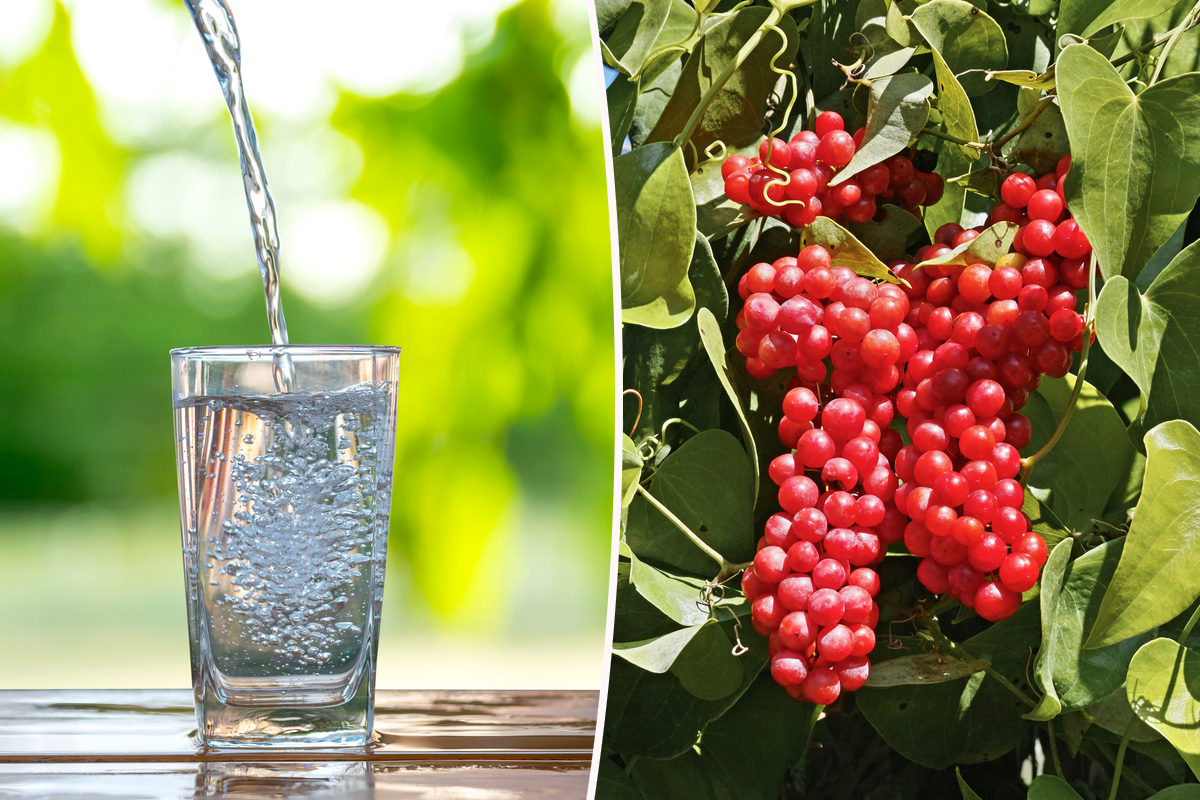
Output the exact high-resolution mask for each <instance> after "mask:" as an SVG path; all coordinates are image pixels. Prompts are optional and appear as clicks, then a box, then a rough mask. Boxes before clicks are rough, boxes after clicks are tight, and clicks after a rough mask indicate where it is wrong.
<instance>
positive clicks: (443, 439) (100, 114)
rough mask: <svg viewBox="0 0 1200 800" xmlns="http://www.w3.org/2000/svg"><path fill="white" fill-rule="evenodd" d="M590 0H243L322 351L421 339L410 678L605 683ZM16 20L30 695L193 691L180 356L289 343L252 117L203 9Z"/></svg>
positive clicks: (603, 323)
mask: <svg viewBox="0 0 1200 800" xmlns="http://www.w3.org/2000/svg"><path fill="white" fill-rule="evenodd" d="M584 3H585V0H522V2H518V3H516V4H513V0H469V1H468V2H459V1H458V0H442V2H440V3H422V4H407V3H394V2H391V0H355V1H354V2H346V3H339V4H337V6H336V13H335V14H333V15H332V16H328V17H326V18H322V17H321V16H320V13H319V11H320V5H319V4H318V3H316V2H303V1H302V0H272V1H271V2H268V1H267V0H252V1H250V0H245V1H243V2H238V0H231V3H230V5H231V7H232V9H233V11H234V14H235V16H236V17H237V22H238V26H239V29H240V35H241V40H242V51H243V72H244V75H245V81H246V91H247V96H248V97H249V100H250V105H251V109H252V111H253V113H254V115H255V121H256V123H257V125H258V129H259V141H260V144H261V147H262V153H263V160H264V163H265V165H266V168H267V173H268V175H269V177H270V180H271V185H272V189H273V191H274V193H275V197H276V203H277V206H278V210H279V218H280V229H281V240H282V243H283V250H282V262H281V263H282V273H283V298H284V308H285V311H286V313H287V321H288V328H289V332H290V334H291V339H292V341H293V342H297V343H303V342H338V343H359V342H370V343H386V344H397V345H400V346H402V347H403V348H404V355H403V356H402V358H401V365H402V368H401V373H400V381H401V388H400V402H399V414H398V441H397V455H396V474H395V500H394V504H393V514H392V533H391V545H390V549H389V569H388V585H387V589H386V601H385V605H384V615H383V638H382V645H381V648H382V652H381V658H380V666H379V670H380V678H379V681H380V685H381V686H384V687H395V688H402V687H405V686H419V687H424V686H428V687H436V686H448V687H450V686H456V687H473V686H478V687H489V686H495V687H505V686H506V687H522V686H528V687H552V686H558V687H597V688H598V687H599V684H600V675H601V665H602V663H603V659H604V649H605V648H604V642H603V641H602V640H603V634H604V618H605V603H606V597H607V578H608V565H609V552H610V550H609V548H610V531H611V520H612V496H613V491H612V488H613V474H614V473H613V469H614V468H613V452H614V446H613V430H614V422H613V400H612V398H613V395H614V385H615V384H614V378H613V362H614V357H613V339H614V336H613V328H614V326H613V293H612V285H613V284H612V272H611V261H610V246H609V225H608V202H607V194H606V190H605V182H604V181H605V177H604V156H603V149H602V148H603V144H602V138H601V132H600V121H599V113H600V112H599V102H600V101H599V88H600V77H599V73H598V66H597V64H596V63H595V61H594V60H593V53H592V48H591V37H590V35H589V30H588V23H587V13H588V12H587V10H586V9H587V7H586V6H585V4H584ZM3 8H4V11H5V15H6V19H5V24H4V25H3V26H0V687H2V688H35V687H67V686H78V687H93V686H98V687H103V686H112V687H124V686H146V687H158V686H184V685H187V684H188V683H189V675H188V654H187V633H186V623H185V612H184V597H183V580H182V577H183V576H182V564H181V558H180V552H179V550H180V544H179V524H178V514H177V511H176V505H175V503H176V501H175V468H174V453H173V449H172V448H173V436H172V432H171V410H170V390H169V372H168V359H167V350H168V349H170V348H173V347H182V346H189V345H217V344H252V343H264V342H267V341H268V340H269V335H268V332H267V326H266V315H265V311H264V306H263V296H262V287H261V282H260V280H259V277H258V273H257V267H256V264H255V260H254V254H253V247H252V244H251V237H250V231H249V227H248V224H247V219H248V218H247V212H246V208H245V202H244V198H243V196H242V185H241V180H240V173H239V170H238V162H237V154H236V150H235V148H234V143H233V136H232V133H231V129H230V124H229V119H228V116H227V114H226V112H225V110H224V106H223V105H222V102H221V98H220V94H219V89H218V86H217V83H216V80H215V79H214V76H213V74H212V71H211V68H210V67H209V65H208V62H207V59H206V57H205V55H204V53H203V50H202V48H201V45H200V41H199V38H198V35H197V33H196V31H195V29H194V28H193V27H192V25H191V21H190V18H189V17H188V15H187V13H186V10H185V8H184V6H183V4H182V3H180V2H177V0H105V2H104V3H96V2H86V1H85V0H76V2H73V3H54V2H48V1H47V0H18V2H16V3H12V2H9V3H6V4H4V6H3ZM330 8H333V6H330Z"/></svg>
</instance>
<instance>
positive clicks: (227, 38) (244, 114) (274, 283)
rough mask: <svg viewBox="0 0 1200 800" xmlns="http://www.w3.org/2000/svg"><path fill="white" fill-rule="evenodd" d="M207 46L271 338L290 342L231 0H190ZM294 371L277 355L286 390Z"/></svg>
mask: <svg viewBox="0 0 1200 800" xmlns="http://www.w3.org/2000/svg"><path fill="white" fill-rule="evenodd" d="M184 3H185V4H186V5H187V7H188V10H189V11H191V13H192V20H193V21H194V22H195V23H196V29H197V30H198V31H200V37H201V38H202V39H203V40H204V49H205V50H207V51H208V59H209V61H211V62H212V68H213V72H215V73H216V75H217V82H218V83H219V84H220V85H221V94H223V95H224V96H225V105H226V106H227V107H228V108H229V116H230V118H231V119H232V120H233V136H234V139H236V140H237V148H238V159H239V160H240V161H241V164H242V183H243V184H244V186H245V189H246V207H247V208H248V209H249V211H250V229H251V231H252V232H253V234H254V253H255V256H256V257H257V258H258V271H259V272H260V273H261V275H262V282H263V291H264V292H265V294H266V300H267V323H268V324H269V325H270V327H271V343H272V344H277V345H279V344H287V343H288V333H287V322H286V320H284V317H283V304H282V301H281V300H280V297H279V228H278V225H277V224H276V221H275V200H274V199H273V198H272V197H271V187H270V186H269V185H268V184H267V173H266V170H265V169H263V163H262V156H261V155H260V154H259V152H258V136H257V135H256V134H255V132H254V120H253V118H251V116H250V106H249V105H248V104H247V103H246V92H245V89H244V88H243V86H242V55H241V43H240V42H239V40H238V32H237V25H236V24H234V21H233V13H232V12H231V11H230V10H229V6H227V5H226V4H225V0H184ZM293 378H294V375H293V373H292V369H291V363H290V361H288V360H287V357H286V356H283V357H281V358H279V359H277V361H276V375H275V379H276V383H277V384H279V389H280V391H290V390H291V387H292V386H293V385H294V383H293Z"/></svg>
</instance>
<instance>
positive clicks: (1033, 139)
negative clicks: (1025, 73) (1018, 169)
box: [1013, 89, 1071, 174]
mask: <svg viewBox="0 0 1200 800" xmlns="http://www.w3.org/2000/svg"><path fill="white" fill-rule="evenodd" d="M1021 94H1022V96H1024V97H1029V95H1038V94H1040V92H1037V91H1036V90H1034V89H1022V90H1021ZM1040 99H1041V98H1040V97H1036V96H1035V97H1032V98H1029V100H1030V105H1031V106H1032V105H1034V104H1036V103H1037V102H1038V101H1039V100H1040ZM1032 110H1033V109H1032V108H1030V111H1032ZM1026 113H1028V112H1026ZM1070 152H1071V147H1070V145H1069V144H1067V127H1066V123H1064V122H1063V115H1062V111H1061V110H1059V108H1058V106H1057V105H1055V104H1054V103H1051V104H1050V105H1048V106H1046V108H1045V109H1043V110H1042V112H1041V113H1040V114H1038V116H1037V118H1036V119H1035V120H1034V121H1033V123H1032V124H1031V125H1030V126H1029V127H1028V128H1026V129H1025V130H1023V131H1022V132H1021V134H1020V135H1019V136H1018V137H1017V139H1016V146H1015V148H1014V150H1013V155H1014V156H1015V157H1016V158H1019V159H1020V160H1022V161H1024V162H1025V163H1026V164H1028V165H1029V166H1031V167H1033V170H1034V172H1035V173H1038V174H1041V173H1046V172H1053V171H1054V169H1055V167H1057V166H1058V162H1059V159H1061V158H1062V157H1063V156H1065V155H1068V154H1069V153H1070Z"/></svg>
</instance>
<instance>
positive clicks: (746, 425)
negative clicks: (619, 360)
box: [696, 309, 761, 558]
mask: <svg viewBox="0 0 1200 800" xmlns="http://www.w3.org/2000/svg"><path fill="white" fill-rule="evenodd" d="M696 324H697V327H698V328H699V329H700V340H701V341H702V342H704V350H705V352H707V353H708V358H709V360H710V361H712V365H713V369H714V370H715V371H716V373H717V378H718V379H719V380H720V381H721V386H723V387H724V388H725V394H727V395H728V396H729V401H730V402H731V403H733V408H734V410H735V411H736V412H737V417H738V424H739V425H740V426H741V429H742V441H743V443H744V444H745V447H746V457H747V458H749V459H750V465H751V467H752V468H753V470H754V501H753V504H756V503H758V485H759V482H760V480H761V475H760V473H759V466H758V451H757V449H756V448H755V445H754V434H753V433H752V432H751V430H750V422H749V421H748V420H747V419H746V411H745V409H744V408H743V407H742V400H741V398H740V397H739V395H738V392H737V389H735V388H734V386H733V376H732V373H731V372H730V369H729V364H728V363H727V362H726V360H725V343H724V342H723V341H722V340H721V325H720V323H718V322H717V319H716V317H714V316H713V315H712V313H711V312H710V311H709V310H708V309H701V310H700V313H698V314H697V315H696ZM722 555H726V554H724V553H722ZM726 557H727V558H728V555H726Z"/></svg>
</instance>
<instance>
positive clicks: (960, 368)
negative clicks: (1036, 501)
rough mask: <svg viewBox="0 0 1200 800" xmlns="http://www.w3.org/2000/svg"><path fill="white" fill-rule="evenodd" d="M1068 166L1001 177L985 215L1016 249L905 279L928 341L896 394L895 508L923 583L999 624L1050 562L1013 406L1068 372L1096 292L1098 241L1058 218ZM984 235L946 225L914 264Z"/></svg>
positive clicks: (914, 320)
mask: <svg viewBox="0 0 1200 800" xmlns="http://www.w3.org/2000/svg"><path fill="white" fill-rule="evenodd" d="M1069 168H1070V160H1069V157H1068V158H1064V159H1063V161H1062V162H1060V164H1059V171H1058V172H1057V173H1051V174H1049V175H1044V176H1042V177H1040V178H1038V179H1037V181H1035V180H1034V179H1033V178H1031V177H1030V176H1028V175H1023V174H1020V173H1017V174H1013V175H1010V176H1009V177H1008V178H1007V179H1006V180H1005V181H1004V184H1003V185H1002V187H1001V196H1002V197H1004V198H1007V199H1006V201H1005V203H1002V204H999V205H998V206H997V210H998V211H999V216H997V213H996V211H993V213H992V217H991V218H990V219H989V220H988V222H989V224H991V223H994V222H998V221H1010V222H1016V223H1018V224H1019V225H1021V227H1020V228H1019V229H1018V232H1017V236H1016V239H1015V240H1014V244H1013V248H1014V252H1011V253H1008V254H1007V255H1004V256H1002V257H1001V258H1000V259H999V260H998V261H997V262H996V264H995V266H994V267H988V266H986V265H983V264H972V265H969V266H965V267H964V266H961V265H953V266H947V265H926V266H924V267H922V268H920V269H915V268H914V267H912V266H910V265H903V266H901V267H900V269H899V271H898V273H897V274H898V275H900V277H902V278H904V279H905V280H906V281H908V283H909V286H908V287H906V289H905V292H906V294H907V295H908V297H909V300H910V303H911V310H910V313H909V316H908V318H907V319H906V321H907V322H908V323H909V324H910V325H911V326H912V327H913V330H914V333H915V334H916V337H917V340H918V348H919V349H918V352H917V353H915V354H914V355H913V356H912V358H911V359H909V361H908V362H907V364H905V373H904V380H903V384H902V387H901V389H900V390H899V391H898V392H897V393H896V396H895V402H896V410H897V412H898V413H899V414H900V416H901V417H903V418H904V419H905V421H906V428H907V432H908V435H909V439H910V440H911V441H912V444H910V445H907V446H905V447H903V448H901V450H900V451H899V452H898V453H897V455H896V459H895V461H894V464H895V469H896V474H897V476H898V477H899V478H900V480H901V481H902V485H901V486H900V488H899V489H898V490H897V492H896V495H895V497H894V502H895V503H896V505H897V507H898V508H900V509H901V510H902V511H903V512H904V513H905V515H906V516H907V517H908V519H909V520H910V521H909V523H908V525H907V526H906V527H905V531H904V542H905V546H906V547H907V548H908V550H909V552H911V553H912V554H913V555H915V556H918V557H920V558H921V559H922V561H921V564H920V566H919V567H918V570H917V577H918V579H919V580H920V581H921V583H922V584H923V585H924V586H925V587H926V588H927V589H929V590H930V591H932V592H935V593H939V594H940V593H949V594H950V595H951V596H952V597H955V598H956V599H958V600H960V601H961V602H962V603H963V604H964V605H967V606H970V607H973V608H974V609H975V610H976V612H977V613H978V614H979V615H980V616H981V617H983V618H985V619H988V620H993V621H995V620H1001V619H1004V618H1006V617H1009V616H1011V615H1012V614H1014V613H1015V612H1016V611H1017V609H1018V608H1020V605H1021V593H1022V592H1024V591H1026V590H1028V589H1031V588H1033V586H1034V585H1035V584H1036V583H1037V580H1038V575H1039V573H1040V571H1041V567H1042V565H1043V564H1044V563H1045V561H1046V557H1047V551H1046V544H1045V542H1044V541H1043V540H1042V538H1041V536H1039V535H1038V534H1037V533H1034V532H1033V531H1031V530H1030V529H1029V521H1028V519H1027V518H1026V517H1025V515H1024V514H1023V513H1022V512H1021V508H1022V506H1023V504H1024V500H1025V493H1024V489H1023V487H1022V486H1021V484H1020V483H1019V482H1018V481H1017V480H1016V479H1017V477H1018V473H1019V472H1020V468H1021V459H1020V454H1019V453H1018V450H1019V449H1020V448H1023V447H1024V446H1025V445H1027V444H1028V443H1029V439H1030V436H1031V433H1032V431H1031V427H1030V423H1029V420H1028V419H1027V418H1026V417H1025V416H1023V415H1022V414H1020V413H1018V412H1019V411H1020V409H1021V408H1022V407H1023V406H1024V405H1025V402H1026V400H1027V399H1028V397H1029V392H1031V391H1033V390H1034V389H1036V388H1037V387H1038V384H1039V382H1040V381H1041V377H1042V375H1049V376H1050V377H1055V378H1058V377H1062V376H1063V375H1066V374H1067V372H1068V370H1069V369H1070V367H1071V353H1072V351H1078V350H1079V349H1080V348H1081V347H1082V344H1083V331H1084V317H1083V315H1082V314H1080V313H1079V312H1078V311H1076V306H1077V303H1078V298H1077V296H1076V291H1077V290H1079V289H1083V288H1084V287H1086V286H1087V280H1088V273H1087V270H1088V259H1087V257H1088V254H1089V253H1090V252H1091V245H1090V244H1089V243H1088V241H1087V238H1086V237H1085V236H1084V234H1083V232H1082V231H1081V230H1079V227H1078V226H1077V225H1076V224H1075V221H1074V220H1071V219H1066V220H1063V221H1060V220H1061V219H1062V217H1063V214H1064V212H1065V204H1064V203H1063V199H1062V196H1061V194H1059V193H1058V192H1057V191H1056V189H1058V188H1059V182H1060V179H1061V176H1062V175H1065V174H1066V171H1067V170H1068V169H1069ZM1038 186H1042V187H1045V188H1040V189H1039V188H1037V187H1038ZM1027 189H1028V191H1026V190H1027ZM1035 198H1036V200H1035ZM1009 200H1011V201H1012V202H1011V203H1009V202H1008V201H1009ZM1014 209H1015V213H1014ZM1059 231H1061V233H1059ZM979 233H980V231H979V230H973V229H967V230H963V229H962V228H961V227H960V226H958V225H953V224H951V225H945V226H942V228H940V229H939V230H938V231H937V233H936V235H935V237H934V238H935V243H934V244H932V245H929V246H928V247H926V248H923V249H922V250H920V251H918V252H917V259H918V260H924V259H933V258H937V257H938V256H940V255H943V254H944V253H947V252H949V251H950V250H951V249H952V248H953V247H957V246H959V245H961V244H963V243H965V242H968V241H970V240H971V239H973V238H975V237H976V236H978V235H979ZM1046 242H1050V243H1052V245H1053V246H1050V247H1047V246H1046ZM1030 244H1033V247H1032V248H1030Z"/></svg>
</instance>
